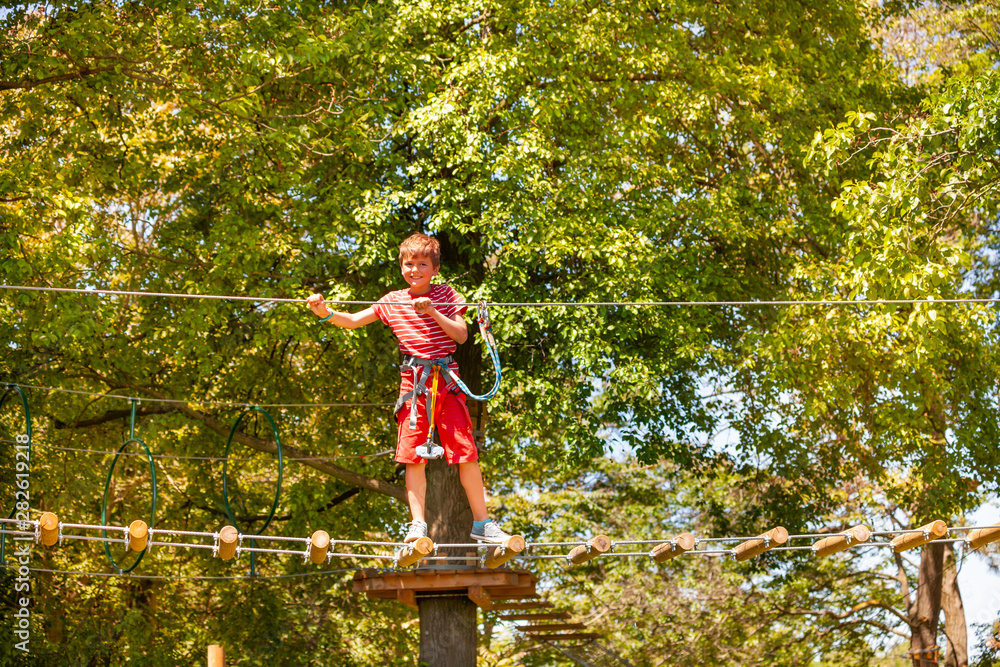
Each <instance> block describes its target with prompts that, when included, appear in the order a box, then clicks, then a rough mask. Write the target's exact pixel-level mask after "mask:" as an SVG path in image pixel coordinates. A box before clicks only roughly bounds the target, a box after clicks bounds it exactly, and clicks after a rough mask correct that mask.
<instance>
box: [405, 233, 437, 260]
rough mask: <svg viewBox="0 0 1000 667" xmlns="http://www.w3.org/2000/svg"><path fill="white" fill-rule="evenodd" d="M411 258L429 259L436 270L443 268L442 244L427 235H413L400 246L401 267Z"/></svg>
mask: <svg viewBox="0 0 1000 667" xmlns="http://www.w3.org/2000/svg"><path fill="white" fill-rule="evenodd" d="M411 257H427V258H429V259H430V260H431V264H433V265H434V268H437V267H439V266H441V244H440V243H438V242H437V239H432V238H431V237H429V236H427V235H426V234H421V233H420V232H417V233H416V234H411V235H410V236H408V237H407V238H406V240H405V241H403V242H402V243H400V244H399V265H400V266H402V265H403V261H404V260H407V259H410V258H411Z"/></svg>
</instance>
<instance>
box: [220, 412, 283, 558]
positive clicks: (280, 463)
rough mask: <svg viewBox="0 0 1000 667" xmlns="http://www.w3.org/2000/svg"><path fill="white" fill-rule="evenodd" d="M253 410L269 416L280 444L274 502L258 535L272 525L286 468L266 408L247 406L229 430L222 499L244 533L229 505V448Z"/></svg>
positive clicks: (237, 528) (234, 524) (229, 513)
mask: <svg viewBox="0 0 1000 667" xmlns="http://www.w3.org/2000/svg"><path fill="white" fill-rule="evenodd" d="M251 412H259V413H260V414H262V415H264V417H266V418H267V423H268V424H269V425H270V427H271V432H272V433H273V434H274V442H275V443H276V444H277V446H278V482H277V484H276V485H275V489H274V502H273V503H271V511H270V512H269V513H268V515H267V519H266V520H265V521H264V525H263V526H261V528H260V530H258V531H257V534H258V535H263V533H264V531H265V530H267V527H268V526H269V525H271V519H273V518H274V513H275V512H276V511H277V509H278V501H279V500H280V499H281V474H282V472H283V471H284V468H285V462H284V459H283V458H282V456H281V436H280V435H278V427H277V425H276V424H275V423H274V420H273V419H271V415H269V414H268V413H267V410H265V409H264V408H261V407H259V406H256V405H254V406H252V407H249V408H247V409H246V410H244V411H243V412H241V413H240V416H239V417H237V418H236V422H235V423H234V424H233V428H232V429H230V431H229V439H227V440H226V455H225V456H226V460H225V461H224V462H223V463H222V500H223V501H224V502H225V504H226V516H228V517H229V521H230V522H231V523H232V524H233V526H234V527H235V528H236V530H238V531H239V532H240V533H242V532H243V529H242V528H240V527H239V525H238V524H237V523H236V516H235V515H234V514H233V508H232V507H230V505H229V450H230V448H231V447H232V445H233V436H234V435H236V429H237V428H239V425H240V422H242V421H243V418H244V417H246V416H247V415H248V414H250V413H251ZM253 542H254V541H253V540H251V541H250V544H251V546H253ZM254 556H256V554H255V553H253V552H251V553H250V574H251V576H252V575H253V574H254V564H255V562H256V559H255V558H254Z"/></svg>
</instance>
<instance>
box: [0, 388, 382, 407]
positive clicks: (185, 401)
mask: <svg viewBox="0 0 1000 667" xmlns="http://www.w3.org/2000/svg"><path fill="white" fill-rule="evenodd" d="M5 384H7V385H8V386H14V385H16V386H19V387H21V388H23V389H38V390H40V391H49V392H55V393H61V394H76V395H78V396H98V397H100V398H116V399H120V400H123V401H137V402H139V403H166V404H169V405H212V406H215V407H223V408H365V407H367V408H384V407H390V406H393V405H395V403H393V402H385V403H370V402H353V403H352V402H346V403H255V402H253V401H211V400H202V399H197V398H158V397H155V396H130V395H127V394H109V393H107V392H103V391H86V390H81V389H63V388H61V387H45V386H42V385H35V384H24V383H22V382H16V383H12V382H7V383H5Z"/></svg>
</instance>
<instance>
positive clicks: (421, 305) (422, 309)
mask: <svg viewBox="0 0 1000 667" xmlns="http://www.w3.org/2000/svg"><path fill="white" fill-rule="evenodd" d="M413 310H415V311H417V312H418V313H421V314H423V315H430V314H431V312H432V311H434V310H436V309H435V308H434V306H432V305H431V299H430V297H427V296H420V297H417V298H416V299H414V300H413Z"/></svg>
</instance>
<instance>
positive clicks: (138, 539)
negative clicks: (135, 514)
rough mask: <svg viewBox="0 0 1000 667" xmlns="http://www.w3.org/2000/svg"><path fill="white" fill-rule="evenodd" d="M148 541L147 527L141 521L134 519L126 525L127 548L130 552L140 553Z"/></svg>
mask: <svg viewBox="0 0 1000 667" xmlns="http://www.w3.org/2000/svg"><path fill="white" fill-rule="evenodd" d="M148 539H149V526H147V525H146V522H145V521H143V520H142V519H136V520H135V521H133V522H132V523H130V524H129V525H128V548H129V549H130V550H131V551H136V552H138V551H142V550H143V549H145V548H146V542H147V541H148Z"/></svg>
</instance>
